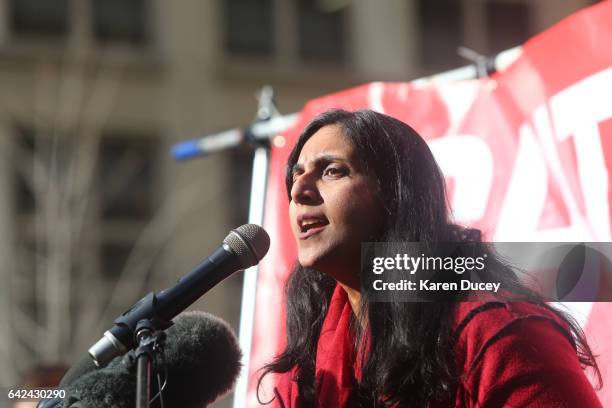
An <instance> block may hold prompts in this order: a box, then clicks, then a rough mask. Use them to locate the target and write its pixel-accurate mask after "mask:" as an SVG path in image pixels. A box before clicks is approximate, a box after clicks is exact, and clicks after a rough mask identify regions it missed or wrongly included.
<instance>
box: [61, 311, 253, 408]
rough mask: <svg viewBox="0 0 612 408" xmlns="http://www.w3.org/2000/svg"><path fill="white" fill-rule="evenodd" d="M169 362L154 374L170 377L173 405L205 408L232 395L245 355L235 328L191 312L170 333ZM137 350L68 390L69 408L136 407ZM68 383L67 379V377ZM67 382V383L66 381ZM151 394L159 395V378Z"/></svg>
mask: <svg viewBox="0 0 612 408" xmlns="http://www.w3.org/2000/svg"><path fill="white" fill-rule="evenodd" d="M166 334H167V338H166V342H165V351H164V356H165V358H164V360H165V370H164V366H163V365H162V364H163V361H164V360H160V359H156V361H155V363H154V370H155V372H157V373H161V374H162V378H163V376H164V375H163V374H164V373H167V383H166V386H165V388H164V389H163V391H162V397H163V400H164V405H165V406H168V407H184V408H202V407H204V406H206V405H208V404H211V403H212V402H214V401H215V400H216V399H218V398H219V397H220V396H222V395H224V394H226V393H227V392H228V391H230V390H231V389H232V387H233V386H234V384H235V382H236V379H237V377H238V374H239V372H240V367H241V364H240V359H241V358H242V353H241V351H240V347H239V346H238V340H237V339H236V336H235V335H234V333H233V331H232V329H231V328H230V327H229V325H228V324H227V323H226V322H224V321H223V320H221V319H219V318H217V317H214V316H212V315H210V314H208V313H203V312H186V313H183V314H181V315H180V316H178V317H177V318H176V319H175V322H174V325H173V326H172V327H170V328H169V329H168V330H166ZM134 354H135V353H134V352H133V351H131V352H130V353H128V354H127V355H126V356H124V357H123V358H116V359H114V360H113V361H112V362H111V363H110V364H109V365H108V366H107V367H105V368H102V369H97V370H94V371H91V372H89V373H87V374H85V375H83V376H81V378H79V379H77V380H75V381H74V382H73V383H72V384H70V385H68V386H66V398H65V399H64V401H63V407H65V408H132V407H133V406H134V401H135V400H136V367H135V361H136V358H135V356H134ZM64 380H65V379H64ZM64 380H62V382H64ZM153 383H154V387H153V388H154V389H153V390H152V394H151V395H155V394H156V393H157V392H158V388H157V383H156V381H155V380H154V381H153Z"/></svg>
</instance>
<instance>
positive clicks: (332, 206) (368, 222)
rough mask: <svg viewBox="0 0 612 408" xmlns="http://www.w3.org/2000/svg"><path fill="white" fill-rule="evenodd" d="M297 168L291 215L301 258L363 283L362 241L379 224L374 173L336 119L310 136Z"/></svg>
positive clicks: (348, 280)
mask: <svg viewBox="0 0 612 408" xmlns="http://www.w3.org/2000/svg"><path fill="white" fill-rule="evenodd" d="M292 174H293V186H292V188H291V202H290V203H289V218H290V222H291V229H292V231H293V234H294V236H295V239H296V241H297V250H298V261H299V263H300V264H301V265H302V266H304V267H307V268H313V269H316V270H318V271H320V272H324V273H327V274H329V275H331V276H333V277H334V278H336V279H337V280H339V281H341V282H342V281H344V283H347V284H350V283H353V284H358V282H359V281H358V279H359V263H360V259H361V257H360V251H361V242H362V241H368V240H372V239H373V237H374V236H375V234H376V232H377V230H378V226H379V224H380V223H379V220H380V212H381V210H380V208H381V205H380V204H379V199H378V198H377V196H376V194H377V192H378V188H377V184H376V181H375V179H374V177H373V176H370V175H369V174H366V173H365V172H364V168H363V166H362V163H361V162H360V160H359V159H358V158H357V155H356V153H355V150H354V148H353V146H352V145H351V144H350V143H349V141H348V140H347V138H346V137H345V136H344V135H343V134H342V130H341V128H340V127H339V126H336V125H330V126H325V127H323V128H321V129H319V130H318V131H317V132H316V133H315V134H314V135H312V136H311V137H310V139H308V141H307V142H306V144H304V147H303V148H302V151H301V152H300V156H299V158H298V161H297V163H296V165H295V166H294V168H293V169H292Z"/></svg>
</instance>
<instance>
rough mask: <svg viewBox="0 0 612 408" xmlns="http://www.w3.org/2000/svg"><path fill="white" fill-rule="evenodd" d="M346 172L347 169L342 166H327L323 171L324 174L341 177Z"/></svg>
mask: <svg viewBox="0 0 612 408" xmlns="http://www.w3.org/2000/svg"><path fill="white" fill-rule="evenodd" d="M345 174H346V170H345V169H344V168H341V167H331V166H330V167H327V168H326V169H325V171H324V172H323V175H324V176H331V177H341V176H344V175H345Z"/></svg>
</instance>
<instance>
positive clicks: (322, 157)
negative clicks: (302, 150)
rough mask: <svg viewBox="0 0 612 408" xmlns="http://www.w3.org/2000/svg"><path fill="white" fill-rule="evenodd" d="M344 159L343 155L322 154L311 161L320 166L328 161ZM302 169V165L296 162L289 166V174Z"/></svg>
mask: <svg viewBox="0 0 612 408" xmlns="http://www.w3.org/2000/svg"><path fill="white" fill-rule="evenodd" d="M346 160H347V159H346V158H345V157H343V156H336V155H333V154H322V155H320V156H317V158H315V159H314V160H313V162H314V165H315V166H316V167H320V166H324V165H326V164H328V163H332V162H337V161H346ZM303 170H304V165H303V164H301V163H296V164H294V165H293V166H292V167H291V174H295V173H297V172H298V171H303Z"/></svg>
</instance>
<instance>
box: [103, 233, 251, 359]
mask: <svg viewBox="0 0 612 408" xmlns="http://www.w3.org/2000/svg"><path fill="white" fill-rule="evenodd" d="M240 267H241V265H240V263H239V258H238V257H237V256H236V255H235V254H234V253H233V252H231V250H230V249H229V247H228V246H227V245H226V244H223V245H222V246H220V247H219V248H217V250H216V251H215V252H213V253H212V255H210V256H209V257H208V258H206V259H205V260H204V261H203V262H202V263H201V264H199V265H198V266H196V267H195V268H194V269H193V270H192V271H191V272H189V273H187V274H186V275H184V276H183V277H182V278H180V279H179V280H178V281H177V283H176V284H175V285H174V286H173V287H171V288H168V289H165V290H162V291H160V292H158V293H157V294H153V293H149V294H148V295H146V296H145V297H144V298H142V299H141V300H140V301H139V302H137V303H136V304H135V305H134V306H132V307H131V308H130V309H129V310H128V311H127V312H125V313H124V314H123V315H121V316H120V317H119V318H117V319H116V320H115V321H114V325H113V327H112V328H111V329H110V330H109V331H110V332H111V334H112V335H113V336H115V338H116V339H117V340H119V342H120V343H121V344H122V345H123V346H124V347H125V348H126V349H127V350H129V349H131V348H133V347H134V346H135V338H134V332H135V330H136V326H137V325H138V322H139V321H140V320H142V319H152V320H154V321H155V322H156V323H158V325H159V326H160V327H158V329H161V330H163V329H166V328H167V327H169V322H170V320H172V319H173V318H174V317H175V316H176V315H178V314H179V313H180V312H182V311H183V310H185V309H186V308H187V307H189V306H190V305H191V304H193V303H194V302H195V301H196V300H198V299H199V298H200V297H202V295H204V294H205V293H206V292H208V291H209V290H210V289H212V288H213V287H214V286H215V285H217V284H218V283H219V282H221V281H223V280H224V279H225V278H227V277H228V276H230V275H231V274H233V273H234V272H236V271H237V270H239V269H240Z"/></svg>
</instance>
